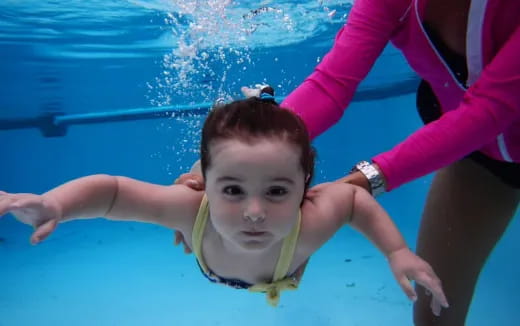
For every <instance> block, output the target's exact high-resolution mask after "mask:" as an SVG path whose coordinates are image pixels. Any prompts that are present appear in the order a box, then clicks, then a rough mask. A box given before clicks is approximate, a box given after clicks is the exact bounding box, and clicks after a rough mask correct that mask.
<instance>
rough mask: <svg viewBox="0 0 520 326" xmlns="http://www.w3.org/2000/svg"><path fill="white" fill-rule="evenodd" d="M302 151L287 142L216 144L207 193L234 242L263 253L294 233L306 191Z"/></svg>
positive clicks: (214, 218)
mask: <svg viewBox="0 0 520 326" xmlns="http://www.w3.org/2000/svg"><path fill="white" fill-rule="evenodd" d="M300 155H301V154H300V150H299V149H298V148H297V147H296V146H294V145H292V144H289V143H287V142H284V141H281V140H268V139H260V140H257V141H254V142H253V143H246V142H242V141H239V140H219V141H216V142H214V143H213V144H211V145H210V157H211V165H210V166H209V167H208V170H207V171H206V193H207V196H208V201H209V208H210V216H211V222H212V223H213V226H214V227H215V229H216V231H217V232H218V233H219V234H220V235H221V236H222V238H223V239H224V240H227V241H228V242H229V244H231V245H233V247H236V248H238V249H242V250H262V249H267V248H269V247H270V246H272V245H274V244H275V243H277V242H278V241H280V240H281V239H283V238H284V237H286V236H287V235H288V234H289V232H290V231H291V229H292V227H293V226H294V224H295V223H296V221H297V217H298V210H299V208H300V203H301V200H302V198H303V193H304V186H305V182H304V181H305V180H304V173H303V171H302V169H301V166H300Z"/></svg>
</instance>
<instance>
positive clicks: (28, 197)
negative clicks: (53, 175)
mask: <svg viewBox="0 0 520 326" xmlns="http://www.w3.org/2000/svg"><path fill="white" fill-rule="evenodd" d="M7 213H11V214H13V215H14V217H15V218H16V219H17V220H18V221H20V222H22V223H25V224H28V225H31V226H32V227H34V228H35V231H34V232H33V234H32V235H31V238H30V241H31V243H32V244H37V243H39V242H41V241H42V240H44V239H45V238H47V237H48V236H49V235H50V234H51V233H52V232H53V231H54V229H56V226H57V225H58V222H59V221H60V220H61V218H62V216H61V215H62V212H61V208H60V205H59V204H58V202H56V201H55V200H53V199H52V198H51V197H46V196H40V195H34V194H10V193H7V192H3V191H0V216H2V215H5V214H7Z"/></svg>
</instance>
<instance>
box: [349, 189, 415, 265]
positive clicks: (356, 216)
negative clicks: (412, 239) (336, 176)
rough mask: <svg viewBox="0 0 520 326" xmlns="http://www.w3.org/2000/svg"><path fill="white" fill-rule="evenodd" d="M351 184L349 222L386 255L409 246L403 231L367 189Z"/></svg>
mask: <svg viewBox="0 0 520 326" xmlns="http://www.w3.org/2000/svg"><path fill="white" fill-rule="evenodd" d="M346 186H349V188H350V189H351V190H350V191H348V190H347V193H348V192H350V197H351V200H352V211H351V212H350V214H349V215H350V218H348V220H349V224H350V225H351V226H352V227H353V228H354V229H356V230H358V231H360V232H361V233H363V234H364V235H365V236H366V237H367V238H368V239H369V240H370V241H372V242H373V243H374V244H375V246H376V247H377V248H379V250H381V252H383V254H384V255H385V256H387V257H388V256H390V255H391V254H392V253H394V252H397V251H398V250H401V249H403V248H407V246H406V242H405V241H404V239H403V237H402V236H401V233H400V232H399V230H398V229H397V227H396V226H395V224H394V223H393V221H392V219H391V218H390V216H389V215H388V214H387V212H386V211H385V210H384V209H383V207H381V205H379V203H378V202H377V201H376V200H375V199H374V197H372V195H370V194H369V193H368V192H367V191H366V190H365V189H363V188H361V187H357V186H351V185H346Z"/></svg>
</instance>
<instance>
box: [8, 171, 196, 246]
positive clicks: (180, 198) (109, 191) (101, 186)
mask: <svg viewBox="0 0 520 326" xmlns="http://www.w3.org/2000/svg"><path fill="white" fill-rule="evenodd" d="M200 198H201V194H199V193H197V192H196V191H194V190H191V189H189V188H187V187H184V186H181V185H179V186H160V185H154V184H150V183H146V182H141V181H137V180H133V179H130V178H126V177H115V176H108V175H93V176H88V177H84V178H79V179H76V180H73V181H70V182H67V183H65V184H63V185H61V186H58V187H56V188H54V189H52V190H50V191H48V192H46V193H45V194H43V195H41V196H40V195H34V194H8V193H0V216H1V215H3V214H5V213H7V212H12V213H13V214H14V215H15V217H16V218H17V219H18V220H20V221H21V222H23V223H26V224H30V225H32V226H34V227H35V228H37V230H36V232H35V234H33V237H31V241H32V242H33V243H36V242H39V241H41V240H42V239H43V238H45V237H46V236H48V235H49V234H50V233H51V232H52V231H53V230H54V228H55V227H56V224H57V223H58V222H62V221H66V220H72V219H80V218H93V217H106V218H108V219H113V220H134V221H142V222H148V223H155V224H160V225H163V226H166V227H169V228H174V229H180V230H183V229H186V228H187V227H189V223H190V221H191V219H192V217H193V216H194V214H195V213H196V208H197V206H198V202H200Z"/></svg>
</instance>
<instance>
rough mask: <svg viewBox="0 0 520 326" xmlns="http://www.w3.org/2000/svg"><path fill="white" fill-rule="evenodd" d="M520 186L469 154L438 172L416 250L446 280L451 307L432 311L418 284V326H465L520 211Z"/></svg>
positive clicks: (428, 300) (416, 312)
mask: <svg viewBox="0 0 520 326" xmlns="http://www.w3.org/2000/svg"><path fill="white" fill-rule="evenodd" d="M519 200H520V190H518V189H514V188H512V187H510V186H508V185H506V184H504V183H503V182H502V181H500V180H499V179H498V178H497V177H495V176H494V175H493V174H491V173H490V172H489V171H488V170H486V169H485V168H484V167H482V166H481V165H478V164H477V163H475V162H473V161H472V160H470V159H464V160H462V161H460V162H457V163H454V164H452V165H451V166H449V167H447V168H444V169H442V170H440V171H439V172H438V173H437V175H436V176H435V178H434V180H433V183H432V187H431V189H430V192H429V194H428V199H427V201H426V206H425V209H424V214H423V218H422V221H421V227H420V230H419V237H418V242H417V254H418V255H419V256H421V257H422V258H423V259H425V260H426V261H427V262H429V263H430V264H431V265H432V267H433V269H434V270H435V272H436V273H437V275H438V276H439V278H440V279H441V281H442V284H443V288H444V291H445V293H446V296H447V298H448V301H449V303H450V308H448V309H443V310H442V312H441V316H440V317H436V316H434V315H433V314H432V313H431V309H430V307H429V304H430V301H431V297H429V296H426V295H425V292H424V290H423V289H422V288H418V289H417V291H418V295H419V299H418V301H417V303H416V304H415V307H414V323H415V325H416V326H431V325H442V326H463V325H464V322H465V319H466V315H467V312H468V309H469V306H470V303H471V298H472V296H473V291H474V289H475V285H476V283H477V280H478V277H479V273H480V271H481V269H482V267H483V266H484V263H485V261H486V259H487V257H488V256H489V254H490V253H491V251H492V250H493V248H494V246H495V244H496V243H497V242H498V240H499V239H500V237H501V236H502V234H503V233H504V231H505V230H506V228H507V226H508V224H509V222H510V221H511V219H512V217H513V216H514V214H515V211H516V209H517V207H518V202H519Z"/></svg>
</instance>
